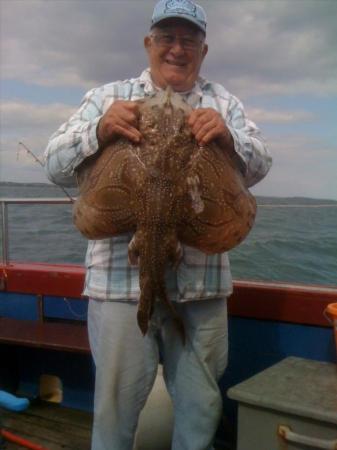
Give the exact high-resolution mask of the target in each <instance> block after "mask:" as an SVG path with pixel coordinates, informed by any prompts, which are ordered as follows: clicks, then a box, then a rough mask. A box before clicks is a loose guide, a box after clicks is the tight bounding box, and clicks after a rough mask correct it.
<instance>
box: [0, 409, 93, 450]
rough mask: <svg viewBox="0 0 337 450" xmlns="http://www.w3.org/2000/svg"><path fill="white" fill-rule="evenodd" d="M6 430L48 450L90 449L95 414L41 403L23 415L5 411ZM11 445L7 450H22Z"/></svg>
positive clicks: (3, 418)
mask: <svg viewBox="0 0 337 450" xmlns="http://www.w3.org/2000/svg"><path fill="white" fill-rule="evenodd" d="M1 421H2V427H3V428H5V429H6V430H8V431H10V432H12V433H14V434H16V435H18V436H20V437H22V438H25V439H28V440H30V441H32V442H34V443H35V444H40V445H43V446H44V447H46V448H47V449H48V450H89V449H90V441H91V426H92V415H91V414H90V413H86V412H84V411H78V410H73V409H68V408H63V407H61V406H59V405H56V404H52V403H46V402H39V403H37V404H32V405H31V406H30V407H29V409H28V410H26V411H25V412H23V413H13V412H9V411H1ZM21 448H22V447H19V446H18V445H16V444H12V443H8V444H7V447H6V449H8V450H14V449H21Z"/></svg>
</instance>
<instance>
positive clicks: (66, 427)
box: [0, 401, 235, 450]
mask: <svg viewBox="0 0 337 450" xmlns="http://www.w3.org/2000/svg"><path fill="white" fill-rule="evenodd" d="M0 421H1V428H3V429H5V430H6V431H9V432H11V433H13V434H15V435H17V436H19V437H21V438H23V439H27V440H29V441H30V442H33V443H34V444H35V445H37V447H36V448H38V445H40V446H43V448H45V449H48V450H90V442H91V426H92V414H91V413H89V412H85V411H80V410H77V409H71V408H65V407H63V406H60V405H58V404H55V403H50V402H45V401H35V402H33V403H32V404H31V406H30V407H29V408H28V409H27V410H26V411H24V412H20V413H15V412H10V411H7V410H3V409H1V410H0ZM23 448H24V447H21V446H19V445H17V444H14V443H11V442H7V441H6V443H5V446H4V447H2V446H1V444H0V449H5V450H19V449H20V450H21V449H23ZM234 448H235V445H234V443H233V442H231V443H222V445H219V444H216V446H215V449H216V450H234ZM168 450H169V449H168Z"/></svg>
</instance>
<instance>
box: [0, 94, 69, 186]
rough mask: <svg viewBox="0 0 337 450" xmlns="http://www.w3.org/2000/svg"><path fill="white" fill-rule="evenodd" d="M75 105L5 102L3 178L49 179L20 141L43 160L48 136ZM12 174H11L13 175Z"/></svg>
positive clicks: (1, 141) (0, 151)
mask: <svg viewBox="0 0 337 450" xmlns="http://www.w3.org/2000/svg"><path fill="white" fill-rule="evenodd" d="M74 111H75V108H74V107H72V106H69V105H66V104H61V103H53V104H49V105H39V104H34V103H29V102H23V101H5V102H3V103H2V106H1V126H2V132H1V138H0V144H1V146H0V160H1V165H0V180H7V179H9V178H11V179H17V180H21V181H37V180H42V181H46V179H45V176H44V173H43V169H42V168H41V167H40V166H39V165H38V164H37V163H36V162H35V161H34V159H33V158H32V157H31V156H30V155H29V154H27V153H26V152H25V151H24V148H23V147H22V146H20V145H19V143H20V142H23V143H24V144H25V145H27V146H28V148H29V149H30V150H31V151H32V152H33V153H34V154H35V155H36V157H38V158H39V159H40V160H41V161H42V159H43V151H44V149H45V147H46V145H47V142H48V139H49V137H50V136H51V134H52V133H54V132H55V131H56V130H57V128H58V127H59V126H60V125H61V124H62V123H63V122H64V121H66V120H67V119H68V118H69V117H70V115H71V114H72V113H73V112H74ZM9 174H10V176H9Z"/></svg>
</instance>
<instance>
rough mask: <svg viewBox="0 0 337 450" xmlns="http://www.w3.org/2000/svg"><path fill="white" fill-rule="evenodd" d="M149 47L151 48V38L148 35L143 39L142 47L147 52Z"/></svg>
mask: <svg viewBox="0 0 337 450" xmlns="http://www.w3.org/2000/svg"><path fill="white" fill-rule="evenodd" d="M150 46H151V38H150V36H149V35H147V36H145V38H144V47H145V49H146V50H149V48H150Z"/></svg>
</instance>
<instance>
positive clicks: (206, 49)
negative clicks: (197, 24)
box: [202, 44, 208, 59]
mask: <svg viewBox="0 0 337 450" xmlns="http://www.w3.org/2000/svg"><path fill="white" fill-rule="evenodd" d="M207 52H208V45H207V44H204V47H203V49H202V59H204V58H205V56H206V55H207Z"/></svg>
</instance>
